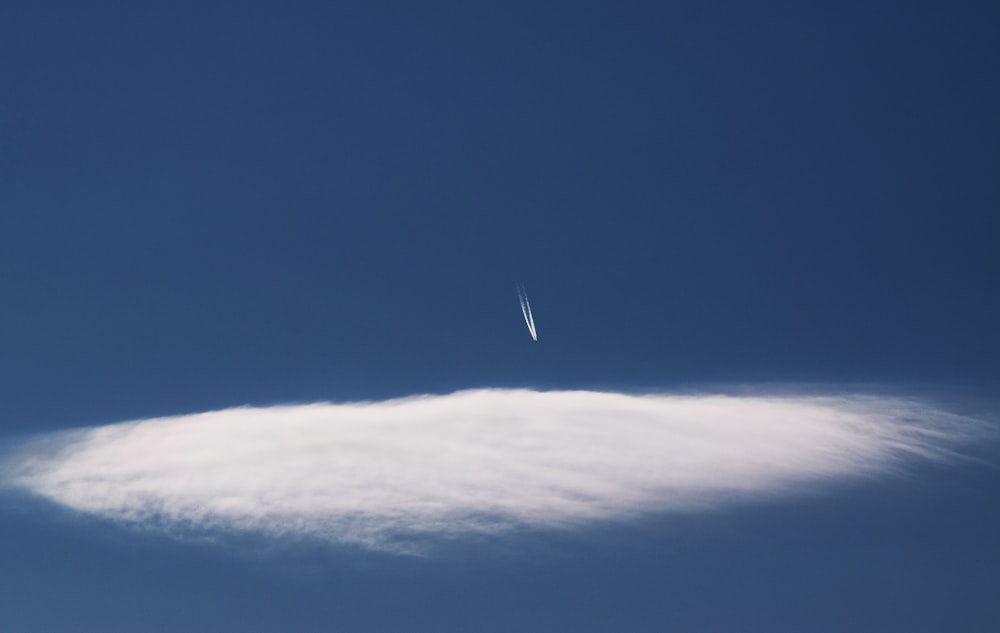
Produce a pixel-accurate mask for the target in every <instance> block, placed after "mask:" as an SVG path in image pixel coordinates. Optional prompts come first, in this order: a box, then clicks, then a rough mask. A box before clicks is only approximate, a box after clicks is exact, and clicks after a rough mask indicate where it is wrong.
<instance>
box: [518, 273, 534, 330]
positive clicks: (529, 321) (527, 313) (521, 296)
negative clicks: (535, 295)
mask: <svg viewBox="0 0 1000 633" xmlns="http://www.w3.org/2000/svg"><path fill="white" fill-rule="evenodd" d="M517 298H518V300H519V301H520V302H521V314H523V315H524V323H525V324H526V325H527V326H528V333H529V334H531V340H533V341H537V340H538V331H537V330H535V317H533V316H531V304H530V303H528V293H527V292H525V291H524V286H520V285H519V286H518V287H517Z"/></svg>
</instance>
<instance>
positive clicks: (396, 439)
mask: <svg viewBox="0 0 1000 633" xmlns="http://www.w3.org/2000/svg"><path fill="white" fill-rule="evenodd" d="M961 422H962V421H961V419H959V418H957V417H956V416H950V415H948V414H946V413H943V412H941V411H938V410H935V409H933V408H931V407H929V406H926V405H921V404H919V403H916V402H911V401H904V400H898V399H890V398H878V397H835V398H832V397H824V398H812V397H802V396H796V397H744V396H740V397H724V396H662V395H648V396H637V395H626V394H620V393H606V392H593V391H562V392H536V391H527V390H479V391H464V392H459V393H455V394H451V395H446V396H425V397H415V398H406V399H401V400H390V401H385V402H376V403H360V404H328V403H323V404H311V405H301V406H276V407H268V408H235V409H226V410H223V411H214V412H209V413H201V414H196V415H184V416H177V417H169V418H158V419H151V420H141V421H137V422H130V423H123V424H115V425H111V426H103V427H98V428H93V429H86V430H82V431H81V430H77V431H68V432H65V433H59V434H52V435H49V436H45V437H42V438H38V439H36V440H35V441H34V442H32V443H29V444H28V445H26V446H24V447H22V448H21V449H20V450H19V452H18V453H17V454H16V455H15V456H14V457H13V458H10V459H8V460H7V463H6V464H5V467H4V470H5V473H6V476H5V479H6V481H7V483H8V485H10V486H15V487H19V488H22V489H26V490H28V491H30V492H32V493H35V494H37V495H40V496H42V497H45V498H48V499H50V500H52V501H54V502H56V503H58V504H61V505H63V506H66V507H69V508H71V509H74V510H77V511H80V512H84V513H89V514H94V515H99V516H102V517H107V518H110V519H113V520H116V521H122V522H126V523H129V524H132V525H134V526H136V527H140V528H142V527H145V528H152V529H157V530H167V531H168V532H174V533H177V534H184V533H192V532H194V533H219V532H232V531H236V532H245V533H257V534H263V535H266V536H274V537H281V536H296V537H306V538H317V539H322V540H328V541H331V542H339V543H356V544H362V545H365V546H369V547H376V548H388V549H392V548H395V547H399V546H400V545H401V544H405V543H407V542H410V541H412V540H413V539H417V538H420V537H424V536H442V535H450V536H454V535H463V534H470V533H482V532H501V531H503V530H505V529H509V528H512V527H517V526H527V527H569V526H573V525H579V524H584V523H587V522H591V521H595V520H602V519H612V518H620V517H623V516H632V515H637V514H641V513H648V512H665V511H672V510H685V511H687V510H692V509H698V508H704V507H708V508H711V507H715V506H717V505H719V504H722V503H725V502H726V501H727V500H730V499H733V498H745V497H749V496H752V495H759V494H766V493H776V492H790V491H793V490H794V488H795V487H796V486H801V485H803V484H806V483H809V482H815V481H818V480H826V479H830V478H837V477H846V476H856V475H862V474H873V473H877V472H881V471H885V470H886V469H890V468H893V467H894V466H897V465H899V464H900V463H901V460H904V459H906V458H909V457H914V456H917V457H921V458H927V457H934V456H936V455H943V454H944V453H943V452H942V451H944V450H945V449H946V448H947V445H948V444H949V443H951V442H952V441H953V440H954V439H955V435H956V433H957V432H958V431H959V430H961V428H962V427H961V426H960V425H961ZM956 423H957V424H958V426H956Z"/></svg>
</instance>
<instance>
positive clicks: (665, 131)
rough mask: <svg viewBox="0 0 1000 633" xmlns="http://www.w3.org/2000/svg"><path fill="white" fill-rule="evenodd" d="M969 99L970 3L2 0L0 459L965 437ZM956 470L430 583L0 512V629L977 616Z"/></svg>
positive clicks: (989, 84) (981, 27)
mask: <svg viewBox="0 0 1000 633" xmlns="http://www.w3.org/2000/svg"><path fill="white" fill-rule="evenodd" d="M997 77H1000V8H998V6H997V5H996V3H993V2H950V3H940V2H919V1H918V2H885V1H874V2H872V1H866V2H836V3H833V2H829V3H781V2H767V3H738V2H732V3H728V2H722V3H705V2H634V3H615V2H603V3H601V2H548V3H540V2H503V3H484V2H454V3H443V2H432V3H404V2H329V3H321V2H315V3H313V2H300V3H292V4H288V3H280V4H279V3H266V2H240V3H235V2H233V3H227V2H215V3H212V2H209V3H204V2H198V3H185V2H171V3H160V4H158V5H155V6H154V4H152V3H129V2H121V3H113V2H108V3H93V4H87V3H77V2H17V1H14V2H5V3H3V4H2V6H0V289H2V295H0V297H2V304H0V305H2V308H3V309H2V310H0V395H2V398H0V402H2V410H0V442H4V443H10V442H14V441H16V440H20V439H23V438H25V437H32V436H36V435H38V434H40V433H45V432H49V431H55V430H62V429H72V428H82V427H89V426H94V425H101V424H110V423H115V422H120V421H125V420H132V419H137V418H146V417H153V416H162V415H174V414H185V413H193V412H199V411H206V410H214V409H221V408H224V407H231V406H237V405H244V404H251V405H270V404H275V403H286V402H312V401H320V400H324V401H326V400H329V401H356V400H371V399H374V400H378V399H384V398H390V397H400V396H409V395H413V394H424V393H434V394H445V393H450V392H452V391H455V390H460V389H467V388H479V387H528V388H537V389H581V388H586V389H603V390H618V391H643V392H647V391H676V390H683V391H691V390H692V389H708V390H711V391H720V390H721V391H725V390H727V389H732V388H733V387H732V385H741V386H744V387H741V388H745V386H747V385H750V386H751V387H752V388H754V389H757V388H761V385H774V384H776V383H777V384H784V385H787V384H795V385H801V384H803V383H806V384H809V385H811V387H810V388H811V389H815V390H819V391H824V392H829V391H830V390H838V389H842V388H844V387H843V386H844V385H848V386H852V388H856V387H857V386H859V385H860V386H862V388H863V389H865V390H869V391H871V390H875V391H878V392H880V393H881V392H891V393H893V394H899V395H927V394H932V395H935V396H938V397H940V398H941V399H942V400H943V401H946V402H948V403H950V406H953V407H954V408H955V410H956V411H959V412H962V413H969V414H973V415H977V416H980V417H986V418H990V419H995V413H996V410H997V407H996V406H995V401H994V400H992V398H993V397H994V396H995V394H996V390H997V388H998V386H1000V328H998V326H997V324H998V323H1000V298H998V292H997V289H998V287H1000V283H998V282H1000V255H998V244H1000V179H998V177H997V174H998V173H1000V171H998V168H1000V118H998V116H997V113H998V112H1000V82H998V81H997ZM518 283H523V284H524V286H525V287H526V289H527V293H528V296H529V297H530V298H531V304H532V308H533V311H534V314H535V318H536V321H537V327H538V334H539V341H538V342H537V343H535V342H533V341H531V339H530V337H529V336H528V333H527V331H526V328H525V327H524V322H523V320H522V319H521V315H520V308H519V306H518V302H517V294H516V285H517V284H518ZM990 416H993V417H992V418H991V417H990ZM991 446H992V445H988V444H983V445H981V446H980V447H979V448H978V449H977V452H976V454H975V456H976V458H977V459H976V460H975V461H968V460H964V461H962V462H961V465H956V464H955V463H949V464H948V465H941V464H938V465H928V464H924V465H923V466H921V467H920V468H917V469H915V470H914V471H912V472H908V473H907V474H906V475H905V476H903V477H894V478H888V479H881V480H878V481H877V482H871V483H869V484H868V485H866V486H863V487H861V488H858V487H854V488H851V487H847V488H844V489H840V488H838V489H837V490H835V491H827V492H826V493H825V494H824V495H820V496H806V497H804V498H800V497H797V498H794V499H781V500H770V501H768V502H766V503H753V504H747V505H739V506H734V507H731V508H727V509H725V510H719V511H717V512H713V513H707V514H700V515H696V516H684V517H682V518H678V517H676V516H653V517H647V518H645V519H643V520H641V521H639V520H637V521H622V522H620V523H615V524H613V525H603V524H602V526H600V527H592V528H590V529H589V530H583V531H571V532H569V533H566V532H559V531H556V532H549V531H545V530H542V531H541V532H539V533H535V532H532V533H531V534H527V535H523V536H520V537H514V536H511V537H508V538H504V539H500V540H499V541H490V542H488V543H487V544H483V543H480V542H478V541H471V542H465V541H459V542H456V543H455V544H454V545H453V547H450V548H445V550H444V551H440V550H439V551H438V552H437V553H436V554H435V555H433V556H430V557H426V558H424V557H408V556H402V557H401V556H397V555H393V554H389V553H385V552H368V551H356V550H354V549H350V548H347V549H344V548H338V547H333V548H329V547H316V549H315V550H314V549H310V548H311V547H312V546H309V547H306V546H303V547H301V548H297V549H296V548H292V549H291V550H289V551H283V552H282V553H280V554H271V555H267V556H258V555H253V556H251V555H248V554H247V549H254V548H253V547H250V548H239V547H237V548H235V549H236V550H237V551H232V549H233V548H229V547H214V546H212V545H211V544H205V543H202V544H193V543H190V542H178V541H175V540H172V539H170V538H164V537H159V536H149V535H142V534H136V533H134V532H132V531H129V530H127V529H123V528H119V527H116V526H113V525H108V524H106V523H101V522H99V521H98V522H93V521H90V520H87V519H80V518H79V517H75V516H71V515H67V514H64V513H62V512H61V511H58V510H55V509H52V508H47V509H46V508H43V509H39V508H37V507H34V505H33V503H32V502H30V501H26V500H24V499H22V498H14V497H11V498H9V499H7V500H6V501H4V503H3V505H2V506H0V629H2V630H5V631H6V630H10V631H27V632H33V631H39V632H46V633H48V632H57V631H58V632H61V631H67V632H68V631H102V632H105V633H110V632H114V631H137V630H143V631H221V630H231V631H248V632H249V631H279V630H280V631H328V630H342V631H389V630H414V631H452V630H454V631H494V630H495V631H511V630H523V631H557V630H566V631H570V630H572V631H612V630H619V631H664V630H673V629H674V628H676V629H677V630H686V631H739V630H744V631H804V630H808V631H848V630H849V631H908V632H910V631H941V630H963V631H996V630H1000V593H998V590H997V587H998V586H1000V571H998V570H1000V540H998V537H997V534H1000V510H998V509H997V503H996V500H997V491H998V490H1000V487H998V486H1000V475H998V474H997V472H996V464H997V463H998V462H997V451H996V450H994V449H993V448H991Z"/></svg>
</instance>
